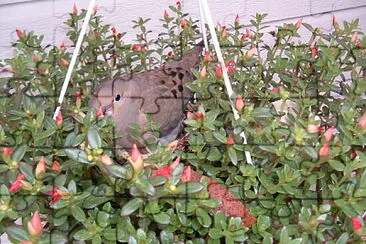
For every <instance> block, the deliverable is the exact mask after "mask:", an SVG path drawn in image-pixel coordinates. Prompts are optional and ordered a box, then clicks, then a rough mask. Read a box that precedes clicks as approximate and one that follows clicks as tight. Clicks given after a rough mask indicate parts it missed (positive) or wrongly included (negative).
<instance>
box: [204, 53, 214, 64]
mask: <svg viewBox="0 0 366 244" xmlns="http://www.w3.org/2000/svg"><path fill="white" fill-rule="evenodd" d="M202 61H203V62H204V63H209V62H211V61H212V57H211V52H210V51H206V52H205V56H204V57H203V60H202Z"/></svg>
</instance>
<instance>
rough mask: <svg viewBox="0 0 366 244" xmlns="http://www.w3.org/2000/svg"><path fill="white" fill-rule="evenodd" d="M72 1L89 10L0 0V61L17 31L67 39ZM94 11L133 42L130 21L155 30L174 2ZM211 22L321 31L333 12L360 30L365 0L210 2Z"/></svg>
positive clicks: (186, 4)
mask: <svg viewBox="0 0 366 244" xmlns="http://www.w3.org/2000/svg"><path fill="white" fill-rule="evenodd" d="M74 2H75V3H76V5H77V6H78V8H79V9H81V8H87V6H88V3H89V1H88V0H79V1H77V0H76V1H73V0H0V27H1V28H0V36H1V38H0V59H3V58H6V57H10V56H11V55H12V49H11V45H10V43H11V42H12V41H15V40H16V39H17V37H16V34H15V29H21V30H26V31H31V30H34V31H36V33H38V34H43V35H44V36H45V43H51V44H54V45H59V44H60V43H61V42H66V39H65V31H66V28H65V25H64V24H63V22H64V20H65V19H66V18H68V13H69V12H70V11H71V10H72V6H73V4H74ZM96 2H97V4H98V5H99V8H98V12H99V13H101V14H102V15H103V16H104V22H105V23H110V24H112V25H113V26H115V27H116V28H117V30H118V31H120V32H127V35H126V36H125V37H124V39H125V40H126V41H127V42H130V41H133V39H134V37H135V32H134V31H133V29H132V22H131V20H135V19H137V17H138V16H141V17H144V18H151V19H152V21H151V22H150V23H149V25H148V26H149V27H150V28H151V29H152V30H153V31H155V32H159V30H160V22H159V18H161V17H162V15H163V12H164V10H165V9H168V6H169V5H175V2H176V0H130V1H127V0H97V1H96ZM182 2H183V10H184V11H185V12H188V13H190V14H191V15H192V16H193V17H196V18H198V17H199V11H198V0H183V1H182ZM209 4H210V7H211V11H212V15H213V16H214V18H215V22H216V21H217V20H218V21H220V22H221V23H223V24H224V25H225V24H228V23H232V22H233V20H234V18H235V16H236V14H239V15H240V19H241V23H244V24H249V22H248V20H249V19H250V17H249V16H250V15H254V14H255V13H268V17H267V21H268V24H270V25H279V24H282V23H283V22H296V21H297V20H298V19H299V18H304V22H307V23H310V24H312V25H316V26H319V27H321V29H322V30H323V31H324V32H328V31H330V30H331V29H332V23H331V19H332V15H333V14H335V15H336V16H337V19H338V20H339V22H341V21H343V20H348V21H350V20H353V19H355V18H359V19H360V24H361V28H362V29H363V30H366V0H210V1H209ZM66 43H67V42H66Z"/></svg>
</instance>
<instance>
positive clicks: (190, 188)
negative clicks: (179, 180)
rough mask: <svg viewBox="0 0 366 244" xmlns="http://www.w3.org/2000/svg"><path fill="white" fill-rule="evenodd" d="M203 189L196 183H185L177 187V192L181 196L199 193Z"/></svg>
mask: <svg viewBox="0 0 366 244" xmlns="http://www.w3.org/2000/svg"><path fill="white" fill-rule="evenodd" d="M203 188H204V186H203V185H202V184H201V183H198V182H187V183H184V184H181V185H179V186H178V187H177V190H178V192H179V193H181V194H190V193H195V192H199V191H201V190H202V189H203Z"/></svg>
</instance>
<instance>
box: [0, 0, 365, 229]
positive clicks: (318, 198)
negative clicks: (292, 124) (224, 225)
mask: <svg viewBox="0 0 366 244" xmlns="http://www.w3.org/2000/svg"><path fill="white" fill-rule="evenodd" d="M53 1H54V2H55V0H53ZM365 6H366V5H364V6H362V7H365ZM115 9H116V0H114V3H113V8H112V9H111V10H110V11H111V12H113V11H114V10H115ZM104 11H106V9H104ZM107 12H108V11H107ZM324 14H330V13H329V11H325V12H323V13H320V14H319V13H317V14H316V15H324ZM64 16H65V15H56V14H55V17H57V18H59V19H62V18H63V17H64ZM287 19H291V18H287ZM272 22H278V20H276V21H272ZM268 23H271V21H269V22H268ZM57 28H59V26H58V27H56V28H55V31H54V37H53V40H56V36H57V31H56V29H57ZM329 30H330V29H329ZM223 48H225V47H224V46H223ZM305 61H309V60H305ZM132 75H133V74H132ZM347 81H350V79H346V80H344V81H343V82H347ZM28 88H29V87H27V88H26V89H25V90H24V92H27V89H28ZM209 92H210V93H211V91H210V90H209ZM24 94H25V93H24ZM25 95H26V96H28V95H27V94H25ZM211 95H212V94H211ZM8 96H9V95H8V94H5V95H4V94H0V99H1V98H4V97H8ZM42 96H43V95H40V96H36V97H37V98H39V97H42ZM32 97H33V96H32ZM44 97H53V96H44ZM54 97H55V98H56V99H57V96H56V95H55V96H54ZM68 97H73V95H68ZM292 98H293V99H296V97H292ZM303 98H304V97H303ZM309 98H314V99H317V100H318V99H319V98H327V97H324V96H321V95H319V94H318V95H317V96H315V97H309ZM136 99H143V98H140V97H139V98H136ZM162 99H174V97H170V98H169V97H164V98H162ZM182 99H186V98H182ZM245 99H261V98H259V97H246V98H245ZM263 99H264V100H268V98H263ZM156 104H157V103H156ZM55 105H56V103H55ZM157 106H158V107H159V105H158V104H157ZM228 115H229V116H230V115H231V112H228ZM273 115H274V116H283V114H273ZM335 116H336V115H335ZM286 129H287V128H286ZM289 131H290V130H289ZM290 132H291V131H290ZM113 134H114V131H113ZM290 136H291V135H290V134H289V137H290ZM289 137H288V138H289ZM285 142H287V140H286V141H285ZM268 145H269V146H270V145H273V144H256V143H249V144H248V145H247V146H245V145H244V148H245V147H250V146H258V147H259V146H268ZM2 146H4V145H0V148H1V147H2ZM6 146H9V145H6ZM213 146H215V147H220V146H222V145H213ZM289 146H295V147H302V146H303V147H305V146H309V145H289ZM352 146H364V145H352ZM330 147H332V145H330ZM30 148H31V149H34V150H37V149H65V148H70V149H75V147H60V146H54V147H34V148H32V147H30ZM76 148H77V147H76ZM103 149H107V150H112V152H113V149H121V148H120V147H113V148H107V147H103ZM208 153H209V152H208ZM242 153H243V155H244V152H242ZM114 158H115V157H114ZM243 158H245V157H243ZM257 167H258V166H257ZM217 184H218V183H217ZM343 184H344V185H353V187H354V191H353V193H354V192H355V191H356V189H357V185H355V183H354V182H343V183H342V185H343ZM51 186H52V185H51ZM243 188H244V186H243ZM314 194H315V192H314ZM343 194H344V193H342V196H341V197H339V198H326V197H324V198H323V197H319V196H316V197H304V198H296V197H292V198H290V199H289V201H290V200H298V201H314V203H315V204H316V205H317V206H318V207H319V206H320V205H321V203H322V202H323V201H335V200H339V199H342V198H343ZM91 195H92V196H94V197H106V196H107V197H114V195H112V196H108V195H103V196H101V195H97V194H94V193H93V194H91ZM27 196H28V195H25V196H24V197H27ZM38 197H39V198H40V199H43V198H45V199H46V200H47V199H48V200H49V199H50V196H46V195H39V196H38V195H37V198H38ZM352 197H354V198H360V197H357V196H352ZM361 198H365V197H361ZM114 199H117V200H118V199H120V198H119V197H117V198H114ZM170 199H174V200H182V199H185V200H187V201H188V200H190V199H194V198H190V197H188V195H186V197H185V198H184V197H183V198H179V199H178V198H176V197H171V198H170ZM239 200H240V201H242V202H244V203H250V202H253V201H255V202H258V203H259V204H260V202H268V201H274V199H272V198H254V199H250V198H247V197H245V195H244V194H243V195H242V198H239ZM284 204H285V205H286V206H288V210H289V211H288V214H289V215H287V216H290V215H291V214H292V209H291V207H290V206H289V205H290V204H291V203H290V202H285V203H284ZM24 210H25V209H24ZM275 211H276V208H275V207H274V208H273V215H271V216H275V217H281V216H276V215H275ZM55 217H56V216H55ZM282 217H286V216H282ZM331 224H332V223H331ZM331 224H330V225H331ZM324 225H326V224H325V223H322V224H320V225H319V226H318V228H319V229H321V227H322V226H324Z"/></svg>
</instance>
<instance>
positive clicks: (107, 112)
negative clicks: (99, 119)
mask: <svg viewBox="0 0 366 244" xmlns="http://www.w3.org/2000/svg"><path fill="white" fill-rule="evenodd" d="M102 110H103V114H104V115H105V116H111V115H112V114H113V101H112V102H111V103H110V104H108V105H106V106H103V107H102Z"/></svg>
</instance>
